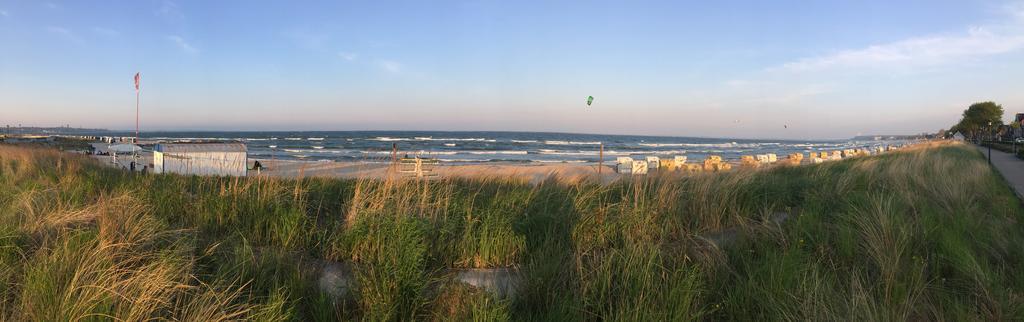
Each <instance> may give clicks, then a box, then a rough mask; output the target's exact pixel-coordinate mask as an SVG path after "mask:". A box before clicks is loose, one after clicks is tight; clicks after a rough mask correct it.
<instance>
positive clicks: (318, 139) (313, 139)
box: [306, 138, 324, 141]
mask: <svg viewBox="0 0 1024 322" xmlns="http://www.w3.org/2000/svg"><path fill="white" fill-rule="evenodd" d="M306 140H309V141H323V140H324V138H306Z"/></svg>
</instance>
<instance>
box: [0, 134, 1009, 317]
mask: <svg viewBox="0 0 1024 322" xmlns="http://www.w3.org/2000/svg"><path fill="white" fill-rule="evenodd" d="M776 213H787V214H789V216H788V220H786V221H785V222H783V223H782V224H781V225H777V224H775V223H773V222H772V221H771V220H769V219H770V218H773V216H775V215H774V214H776ZM1022 215H1024V209H1022V207H1021V203H1020V201H1019V200H1018V199H1017V198H1016V197H1015V196H1014V194H1013V193H1012V192H1011V191H1010V190H1009V188H1008V186H1007V185H1006V183H1005V182H1003V181H1002V179H1001V178H1000V177H999V176H998V175H996V174H995V173H993V172H992V170H991V169H990V168H989V167H988V165H987V164H986V163H985V161H984V159H983V158H982V157H981V155H980V154H979V153H978V152H976V151H975V150H974V149H973V148H970V147H967V146H962V145H947V144H932V145H929V146H924V147H919V148H915V149H909V150H906V151H900V152H895V153H890V154H885V155H880V156H874V157H862V158H855V159H850V160H844V161H839V162H828V163H825V164H820V165H811V166H802V167H778V168H772V169H766V170H741V171H733V172H729V173H722V174H691V175H674V174H663V175H652V176H649V177H645V178H636V179H626V180H621V181H619V182H615V183H612V184H609V185H599V184H596V183H592V182H588V181H582V182H576V183H566V182H562V181H560V180H558V179H556V178H552V179H551V180H547V181H544V182H542V183H540V184H528V183H524V182H519V181H514V180H508V181H503V180H495V179H490V180H465V179H452V180H435V181H427V182H423V181H395V180H387V181H375V180H332V179H317V178H306V179H301V180H280V179H268V178H228V177H194V176H193V177H185V176H175V175H148V176H143V175H131V174H128V173H124V172H121V171H118V170H115V169H109V168H105V167H103V166H102V165H100V164H98V163H97V162H92V161H91V160H89V159H87V158H85V157H82V156H77V155H71V154H62V153H60V152H58V151H55V150H47V149H42V148H30V147H11V146H0V280H2V283H0V285H2V286H0V287H2V288H0V320H75V319H90V320H108V319H109V320H140V319H174V320H232V319H251V320H261V321H272V320H273V321H277V320H296V321H298V320H302V321H306V320H487V321H492V320H568V321H581V320H630V321H634V320H673V321H676V320H709V319H711V320H718V319H722V320H725V319H728V320H764V319H772V320H777V319H787V320H789V319H792V320H937V319H954V320H977V319H988V320H1017V319H1024V302H1022V300H1021V298H1022V290H1024V274H1019V272H1020V271H1021V270H1022V269H1024V226H1022V225H1021V224H1020V223H1019V220H1020V219H1021V218H1022V217H1021V216H1022ZM720 231H730V232H734V233H732V236H734V240H732V241H731V242H730V243H728V244H723V245H724V246H722V247H719V246H716V245H714V244H712V243H710V242H709V239H708V237H709V236H711V235H713V234H715V233H718V232H720ZM326 261H333V262H343V263H345V264H346V265H348V266H349V267H351V270H352V272H351V275H352V276H350V278H351V280H352V282H353V283H354V284H353V285H355V287H354V288H353V289H352V290H351V291H350V292H348V293H346V294H345V295H344V296H341V297H336V296H335V295H331V294H328V293H325V292H323V291H322V290H321V289H320V287H319V284H320V282H321V281H320V267H321V266H322V263H324V262H326ZM492 267H514V268H516V270H517V271H518V272H520V274H521V276H522V282H521V287H520V288H519V289H518V290H517V292H516V293H517V296H515V297H512V298H497V297H495V296H492V295H491V294H490V293H488V292H486V291H485V290H481V289H476V288H473V287H470V286H467V285H464V284H460V283H458V282H456V281H454V280H453V278H452V277H453V275H454V274H453V273H452V272H453V270H455V269H465V268H492Z"/></svg>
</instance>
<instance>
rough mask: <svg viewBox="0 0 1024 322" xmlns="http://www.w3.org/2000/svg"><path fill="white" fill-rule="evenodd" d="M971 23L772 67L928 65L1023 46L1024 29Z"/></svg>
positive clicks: (816, 67)
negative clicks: (951, 32)
mask: <svg viewBox="0 0 1024 322" xmlns="http://www.w3.org/2000/svg"><path fill="white" fill-rule="evenodd" d="M1000 29H1003V30H1004V31H1002V32H994V31H993V30H992V29H991V28H988V27H972V28H970V29H969V30H968V31H967V32H966V33H961V34H956V35H941V36H930V37H920V38H911V39H907V40H902V41H897V42H893V43H888V44H881V45H873V46H869V47H867V48H862V49H854V50H845V51H841V52H838V53H835V54H832V55H825V56H819V57H811V58H804V59H800V60H797V61H794V62H789V63H786V64H783V65H782V66H781V67H778V68H774V69H773V70H784V71H794V72H803V71H820V70H826V69H834V68H870V67H884V66H892V65H895V64H901V65H902V64H909V65H930V64H942V63H949V62H956V61H960V60H963V59H970V58H973V57H979V56H987V55H995V54H1002V53H1007V52H1011V51H1016V50H1019V49H1022V48H1024V33H1021V32H1015V31H1017V29H1016V28H1000Z"/></svg>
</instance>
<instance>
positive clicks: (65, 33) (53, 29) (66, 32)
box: [46, 26, 82, 43]
mask: <svg viewBox="0 0 1024 322" xmlns="http://www.w3.org/2000/svg"><path fill="white" fill-rule="evenodd" d="M46 31H49V32H50V33H53V34H56V35H59V36H61V37H63V38H64V39H67V40H70V41H73V42H76V43H81V42H82V38H80V37H78V35H76V34H75V33H74V32H73V31H71V30H70V29H67V28H64V27H57V26H49V27H46Z"/></svg>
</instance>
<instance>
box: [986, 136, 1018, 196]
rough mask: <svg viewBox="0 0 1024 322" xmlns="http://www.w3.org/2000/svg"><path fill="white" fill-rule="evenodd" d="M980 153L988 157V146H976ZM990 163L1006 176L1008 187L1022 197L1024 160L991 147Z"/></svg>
mask: <svg viewBox="0 0 1024 322" xmlns="http://www.w3.org/2000/svg"><path fill="white" fill-rule="evenodd" d="M978 150H979V151H981V154H983V155H985V157H988V148H986V147H982V146H978ZM992 165H993V166H995V168H996V170H999V173H1000V174H1002V175H1003V178H1006V181H1007V182H1009V183H1010V187H1013V190H1014V191H1016V192H1017V196H1018V197H1021V199H1024V160H1021V159H1018V158H1017V157H1016V156H1014V155H1013V154H1010V153H1006V152H1002V151H999V150H996V149H992Z"/></svg>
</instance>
